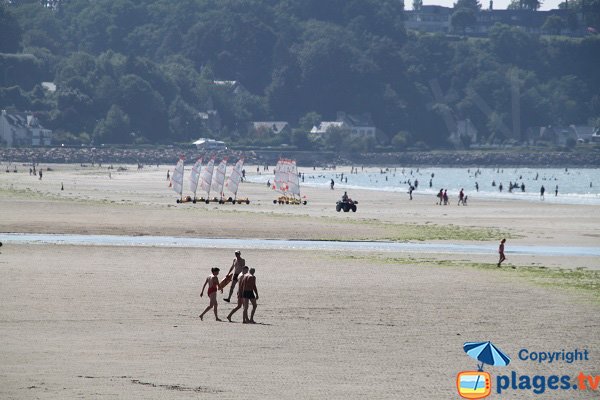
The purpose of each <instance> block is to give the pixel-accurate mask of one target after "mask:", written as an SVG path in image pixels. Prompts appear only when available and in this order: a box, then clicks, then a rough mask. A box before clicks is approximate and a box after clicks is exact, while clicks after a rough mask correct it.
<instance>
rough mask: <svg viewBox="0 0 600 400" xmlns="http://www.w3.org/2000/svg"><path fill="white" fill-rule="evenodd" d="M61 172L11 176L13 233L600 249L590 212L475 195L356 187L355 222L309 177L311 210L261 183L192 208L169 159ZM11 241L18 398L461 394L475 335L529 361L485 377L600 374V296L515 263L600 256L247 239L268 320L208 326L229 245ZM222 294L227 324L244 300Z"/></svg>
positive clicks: (0, 272)
mask: <svg viewBox="0 0 600 400" xmlns="http://www.w3.org/2000/svg"><path fill="white" fill-rule="evenodd" d="M42 167H46V166H42ZM51 167H52V169H53V171H48V172H47V171H44V177H43V179H42V180H41V181H40V180H39V179H37V178H34V177H31V176H29V175H28V168H27V169H26V168H25V167H21V168H20V170H21V172H19V173H17V174H14V173H9V174H5V173H4V172H2V173H0V232H30V233H78V234H127V235H173V236H193V237H232V238H278V239H282V238H291V239H308V238H311V239H354V240H365V239H375V240H380V239H390V238H397V237H399V236H401V234H403V233H405V231H406V229H405V228H406V224H417V226H430V225H436V226H451V227H456V229H458V227H466V228H470V227H477V228H480V229H481V232H485V231H492V232H500V233H503V234H504V233H506V234H507V235H510V237H511V239H509V242H508V246H507V248H508V249H510V245H511V244H527V245H549V246H559V245H572V246H595V247H597V246H598V243H599V238H600V231H599V227H600V216H599V215H598V213H597V212H596V210H595V208H594V207H590V206H573V205H556V204H533V203H525V202H516V201H515V202H496V201H478V200H477V199H476V198H474V196H471V195H470V196H469V198H470V200H471V202H470V204H469V206H468V207H456V206H448V207H440V206H435V205H434V204H433V203H434V199H432V198H429V197H425V196H415V200H413V201H412V202H410V201H408V199H407V197H406V195H402V194H394V193H379V192H374V191H357V192H352V193H350V194H351V196H352V197H353V198H357V199H359V200H360V203H359V211H358V212H357V213H356V214H353V213H348V214H345V213H336V212H335V211H334V204H335V200H336V198H337V197H339V196H340V192H339V190H335V191H333V192H332V191H330V190H329V189H311V188H307V189H306V190H305V194H306V195H307V196H308V200H309V205H307V206H280V205H273V204H272V200H273V198H274V197H275V196H274V194H273V192H272V191H269V190H267V188H266V187H263V185H251V184H244V185H243V186H242V188H241V190H240V194H241V195H242V196H247V197H249V198H250V199H251V201H252V202H251V204H250V205H236V206H233V205H214V204H211V205H204V204H196V205H193V204H176V203H175V198H176V196H175V194H174V193H173V192H172V191H169V189H168V188H167V182H166V176H165V175H166V169H167V168H166V167H163V168H158V169H157V168H148V167H146V168H144V169H143V170H141V171H137V170H135V168H132V167H129V169H128V170H127V171H122V172H117V171H116V170H113V171H112V172H111V175H112V179H109V177H108V171H107V170H106V169H98V168H80V167H73V166H55V165H52V166H51ZM115 167H116V166H115ZM171 169H172V168H171ZM246 169H247V170H249V171H253V170H255V169H253V168H252V167H247V168H246ZM61 182H62V183H63V185H64V188H65V190H64V191H61V190H60V186H61ZM434 230H435V229H434ZM425 233H426V234H427V235H430V234H431V231H425ZM437 240H438V239H436V240H434V241H437ZM466 241H467V239H466V238H463V239H456V240H452V242H466ZM496 242H497V238H495V237H494V238H491V239H490V243H494V244H495V243H496ZM0 250H1V253H0V343H2V346H1V347H0V398H2V399H5V398H6V399H30V398H41V399H70V398H86V399H88V398H98V399H100V398H123V399H148V398H157V399H158V398H160V399H163V398H167V399H170V398H173V399H182V398H207V399H210V398H214V399H242V398H250V399H295V398H309V399H325V398H327V399H330V398H331V399H337V398H340V399H342V398H343V399H359V398H369V399H414V398H423V399H451V398H457V397H458V396H457V394H456V389H455V383H454V381H455V378H456V373H457V372H459V371H461V370H468V369H473V368H475V367H476V362H475V360H473V359H471V358H469V357H468V356H467V355H466V354H464V353H463V351H462V344H463V343H464V342H466V341H485V340H492V341H493V342H494V343H495V344H497V345H498V346H499V347H500V348H501V349H502V350H504V351H505V352H506V353H508V354H509V355H510V356H511V357H512V358H513V363H512V364H511V365H510V366H509V367H505V368H500V367H488V368H486V370H489V371H490V372H491V373H492V375H497V374H504V373H509V372H510V371H516V372H517V373H518V374H528V375H532V376H533V375H535V374H543V375H547V376H549V375H552V374H558V375H562V374H568V375H571V376H575V375H577V374H578V373H579V371H584V372H586V373H588V374H595V375H600V361H599V360H600V351H599V349H600V346H599V345H600V334H599V332H600V320H599V319H598V317H597V315H598V309H599V305H598V302H597V299H596V298H595V297H594V296H591V295H589V294H588V293H587V292H582V291H573V290H567V289H563V288H560V287H555V286H550V287H545V286H539V285H536V284H534V283H533V282H532V281H531V280H529V279H524V278H523V277H521V276H520V275H519V274H518V273H517V271H518V269H517V270H512V269H510V267H509V266H510V265H513V266H523V265H530V264H532V263H533V264H536V265H544V266H549V267H563V268H573V267H594V266H595V267H598V265H600V260H598V259H597V258H592V257H569V258H567V257H533V256H518V257H517V256H514V257H513V256H510V255H509V260H508V261H507V265H508V266H507V267H506V268H503V271H493V270H482V269H476V268H469V267H462V266H460V265H461V262H464V263H465V264H469V263H473V262H478V263H480V262H484V263H493V262H494V261H495V260H496V254H490V255H489V256H487V257H486V256H485V255H475V256H473V257H469V256H467V255H464V254H463V255H460V254H457V255H446V254H427V255H423V254H419V253H399V254H391V255H390V254H370V253H364V252H345V253H342V252H309V251H282V250H269V251H264V250H263V251H258V250H249V251H244V254H243V256H244V257H245V258H246V260H247V263H248V264H249V265H251V266H254V267H256V268H257V281H258V287H259V292H260V300H259V308H258V311H257V314H256V320H257V321H258V322H259V324H257V325H243V324H241V323H239V322H240V320H241V312H240V313H238V314H237V315H235V316H234V321H236V323H234V324H230V323H227V322H222V323H218V322H215V321H214V320H213V319H212V314H207V315H206V317H205V319H204V321H203V322H201V321H200V320H199V319H198V314H199V313H200V312H201V311H202V310H203V309H204V307H205V306H206V305H207V303H208V300H206V298H203V299H200V298H199V292H200V289H201V284H202V282H203V280H204V278H205V277H206V276H207V275H208V273H209V270H210V267H212V266H219V267H221V268H222V272H226V271H223V269H225V270H226V269H227V268H228V266H229V265H230V263H231V260H232V258H233V254H232V251H231V250H230V249H186V248H177V249H172V248H152V247H143V248H142V247H100V246H67V245H62V246H59V245H16V244H10V245H6V244H5V246H4V247H2V248H1V249H0ZM390 257H397V260H390V259H389V258H390ZM436 260H439V261H445V260H450V261H452V265H451V266H448V265H445V266H444V265H439V264H440V263H438V262H436ZM511 271H515V272H514V273H513V272H511ZM222 275H223V273H222ZM218 298H219V314H220V316H221V318H223V319H224V317H225V316H226V314H227V313H228V312H229V310H230V309H231V308H232V307H233V306H232V305H230V304H227V303H224V302H223V301H222V300H221V298H222V296H221V295H220V294H219V296H218ZM522 348H527V349H529V350H532V351H533V350H535V351H560V350H562V349H565V350H567V351H568V350H573V349H575V348H579V349H582V348H587V349H588V350H589V351H590V360H589V361H586V362H580V363H574V364H567V363H565V362H562V363H554V364H550V365H547V364H541V365H540V364H538V363H534V362H531V361H522V360H519V359H518V358H517V354H518V352H519V350H520V349H522ZM493 383H494V384H495V382H493ZM506 393H507V395H506V397H505V398H511V399H513V398H514V399H526V398H534V397H535V395H533V394H532V392H531V391H525V390H522V391H519V390H516V391H514V390H513V391H509V392H506ZM597 393H598V392H596V393H589V392H587V393H586V392H580V391H552V393H550V392H549V391H547V392H546V394H545V396H546V398H553V399H572V398H582V399H583V398H594V396H595V398H598V396H597ZM500 397H501V396H499V395H497V394H493V395H492V396H491V397H490V398H500Z"/></svg>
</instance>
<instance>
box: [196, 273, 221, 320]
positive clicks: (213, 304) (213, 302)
mask: <svg viewBox="0 0 600 400" xmlns="http://www.w3.org/2000/svg"><path fill="white" fill-rule="evenodd" d="M210 271H211V272H212V275H210V276H208V277H207V278H206V280H205V281H204V286H202V292H201V293H200V297H202V296H204V289H205V288H206V286H207V285H208V291H207V292H206V294H207V295H208V298H209V299H210V303H209V305H208V307H206V309H205V310H204V311H203V312H202V314H200V315H199V317H200V321H202V318H203V317H204V314H206V313H207V312H209V311H210V309H211V308H214V310H215V319H216V320H217V321H221V320H220V319H219V315H218V314H217V306H218V304H217V289H219V278H218V277H217V275H219V271H220V270H219V268H211V270H210ZM220 290H221V293H223V289H220Z"/></svg>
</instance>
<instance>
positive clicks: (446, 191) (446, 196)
mask: <svg viewBox="0 0 600 400" xmlns="http://www.w3.org/2000/svg"><path fill="white" fill-rule="evenodd" d="M444 205H445V206H447V205H448V189H444Z"/></svg>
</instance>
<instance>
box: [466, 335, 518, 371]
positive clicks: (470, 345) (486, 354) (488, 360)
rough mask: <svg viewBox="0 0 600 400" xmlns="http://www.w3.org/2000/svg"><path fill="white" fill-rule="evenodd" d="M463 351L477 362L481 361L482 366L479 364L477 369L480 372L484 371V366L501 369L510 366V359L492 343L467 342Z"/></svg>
mask: <svg viewBox="0 0 600 400" xmlns="http://www.w3.org/2000/svg"><path fill="white" fill-rule="evenodd" d="M463 349H464V350H465V353H467V354H468V355H469V356H471V357H473V358H474V359H476V360H477V361H481V365H479V364H477V368H479V370H480V371H483V364H488V365H494V366H501V367H504V366H507V365H508V364H510V357H508V356H507V355H506V354H504V353H503V352H502V351H501V350H500V349H499V348H497V347H496V346H494V345H493V344H492V342H490V341H488V342H467V343H465V344H464V345H463Z"/></svg>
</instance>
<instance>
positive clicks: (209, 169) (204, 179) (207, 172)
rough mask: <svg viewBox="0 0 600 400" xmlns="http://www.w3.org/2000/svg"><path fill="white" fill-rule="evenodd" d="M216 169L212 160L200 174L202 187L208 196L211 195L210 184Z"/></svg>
mask: <svg viewBox="0 0 600 400" xmlns="http://www.w3.org/2000/svg"><path fill="white" fill-rule="evenodd" d="M214 168H215V160H214V158H213V159H211V160H210V161H209V162H208V164H206V167H204V169H203V170H202V173H201V174H200V187H201V188H202V190H204V191H205V192H206V193H207V196H209V195H210V184H211V182H212V176H213V169H214Z"/></svg>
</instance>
